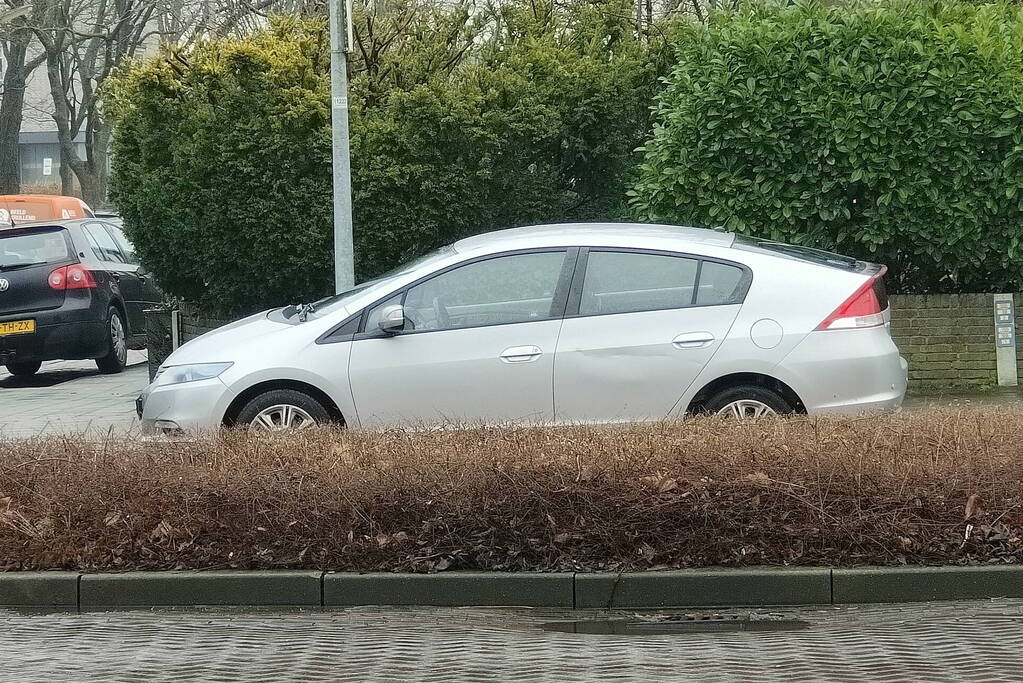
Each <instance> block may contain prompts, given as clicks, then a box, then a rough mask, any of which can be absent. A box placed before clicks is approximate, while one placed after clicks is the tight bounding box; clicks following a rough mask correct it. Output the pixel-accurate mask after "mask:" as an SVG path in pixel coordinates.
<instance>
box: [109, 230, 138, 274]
mask: <svg viewBox="0 0 1023 683" xmlns="http://www.w3.org/2000/svg"><path fill="white" fill-rule="evenodd" d="M103 225H104V227H106V229H107V232H108V233H110V236H111V237H112V238H113V239H114V242H116V243H117V246H119V247H120V248H121V253H122V254H124V257H125V258H126V259H127V261H128V263H131V264H132V265H137V264H138V262H139V261H138V257H137V256H135V247H133V246H132V245H131V242H129V241H128V238H127V237H125V235H124V232H122V231H121V229H120V228H119V227H117V226H116V225H113V224H111V223H104V224H103Z"/></svg>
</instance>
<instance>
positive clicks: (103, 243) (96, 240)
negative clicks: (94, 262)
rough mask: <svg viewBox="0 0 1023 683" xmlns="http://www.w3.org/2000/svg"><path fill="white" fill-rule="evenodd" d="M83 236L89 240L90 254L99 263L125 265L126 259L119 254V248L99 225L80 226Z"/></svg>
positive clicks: (87, 224)
mask: <svg viewBox="0 0 1023 683" xmlns="http://www.w3.org/2000/svg"><path fill="white" fill-rule="evenodd" d="M82 230H83V231H84V232H85V236H86V237H87V238H88V239H89V246H90V247H92V253H93V254H94V255H95V256H96V258H98V259H99V260H100V261H110V262H113V263H127V262H128V259H126V258H125V256H124V254H122V253H121V248H120V247H119V246H117V243H116V242H114V238H113V237H111V236H110V234H109V233H108V232H107V231H106V230H105V229H104V228H103V225H101V224H100V223H86V224H85V225H83V226H82Z"/></svg>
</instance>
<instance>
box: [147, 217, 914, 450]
mask: <svg viewBox="0 0 1023 683" xmlns="http://www.w3.org/2000/svg"><path fill="white" fill-rule="evenodd" d="M884 272H885V268H884V267H883V266H878V265H874V264H870V263H865V262H863V261H858V260H855V259H851V258H847V257H844V256H839V255H837V254H831V253H828V252H824V251H819V250H816V249H810V248H807V247H800V246H793V245H789V244H782V243H778V242H768V241H761V240H755V239H750V238H746V237H741V236H736V235H733V234H729V233H724V232H716V231H713V230H703V229H697V228H682V227H673V226H664V225H632V224H567V225H545V226H537V227H527V228H516V229H512V230H504V231H500V232H493V233H489V234H485V235H479V236H477V237H470V238H468V239H464V240H462V241H460V242H456V243H455V244H453V245H451V246H448V247H445V248H443V249H440V250H439V251H436V252H434V253H431V254H429V255H427V256H425V257H423V258H421V259H419V260H417V261H415V262H413V263H409V264H407V265H405V266H402V267H400V268H399V269H397V270H395V271H393V272H391V273H389V274H387V275H385V276H384V277H381V278H379V279H377V280H373V281H372V282H367V283H365V284H362V285H360V286H358V287H356V288H355V289H352V290H351V291H348V292H344V293H342V294H339V295H337V296H333V297H330V298H327V299H323V300H322V301H318V302H316V303H314V304H307V305H301V306H289V307H287V308H284V309H275V310H271V311H268V312H264V313H259V314H257V315H253V316H251V317H249V318H246V319H244V320H240V321H238V322H235V323H233V324H231V325H228V326H226V327H223V328H221V329H218V330H216V331H214V332H210V333H208V334H206V335H203V336H202V337H200V338H198V339H195V340H193V341H191V342H189V343H187V344H185V345H184V346H182V347H181V348H179V349H178V350H177V351H175V352H174V353H173V354H171V356H170V357H169V358H168V359H167V361H166V362H165V363H164V364H163V365H162V366H161V367H160V369H159V372H158V373H157V375H156V378H155V380H154V381H153V383H152V384H151V385H150V386H149V388H147V389H146V391H145V393H144V394H143V395H142V396H141V397H139V410H140V415H141V417H142V421H143V426H144V428H145V429H146V430H147V431H150V432H165V433H166V432H176V431H178V430H191V429H209V428H214V427H218V426H221V425H239V426H244V425H251V426H253V427H262V428H266V429H282V428H302V427H307V426H312V425H314V424H318V423H324V422H337V423H343V424H345V425H349V426H359V427H366V426H378V425H407V424H415V425H422V424H429V423H437V422H448V421H454V422H461V423H542V424H551V423H556V424H558V423H560V424H565V423H571V424H576V423H610V422H625V421H628V422H633V421H648V420H662V419H665V418H669V419H670V418H676V417H680V416H683V415H686V414H689V413H696V412H710V413H720V414H724V415H731V416H735V417H757V416H761V415H770V414H776V413H790V412H796V413H803V412H805V413H813V414H816V413H833V412H841V413H860V412H867V411H883V410H894V409H896V408H898V407H899V406H900V405H901V403H902V398H903V394H904V393H905V390H906V362H905V360H903V359H902V358H901V357H900V356H899V351H898V349H897V348H896V347H895V344H894V343H892V339H891V336H890V334H889V330H888V321H889V310H888V300H887V296H886V294H885V290H884V282H883V276H884Z"/></svg>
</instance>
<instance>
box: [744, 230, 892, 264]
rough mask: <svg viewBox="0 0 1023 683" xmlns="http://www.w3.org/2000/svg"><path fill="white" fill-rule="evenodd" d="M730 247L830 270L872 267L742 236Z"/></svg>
mask: <svg viewBox="0 0 1023 683" xmlns="http://www.w3.org/2000/svg"><path fill="white" fill-rule="evenodd" d="M732 246H733V247H735V248H736V249H745V250H747V251H768V252H771V253H774V254H781V255H783V256H788V257H789V258H794V259H797V260H799V261H806V262H809V263H814V264H816V265H818V266H831V267H832V268H839V269H840V270H848V271H851V272H854V273H858V272H861V271H864V270H867V269H868V268H870V267H871V266H872V264H870V263H867V262H866V261H859V260H857V259H854V258H852V257H849V256H842V255H841V254H834V253H832V252H830V251H824V250H823V249H814V248H813V247H804V246H802V245H799V244H785V243H784V242H772V241H771V240H762V239H759V238H757V237H746V236H744V235H737V236H736V238H735V243H734V244H733V245H732Z"/></svg>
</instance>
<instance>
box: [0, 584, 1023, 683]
mask: <svg viewBox="0 0 1023 683" xmlns="http://www.w3.org/2000/svg"><path fill="white" fill-rule="evenodd" d="M634 616H635V615H634V614H631V613H626V612H616V613H607V612H598V611H586V612H584V611H576V612H571V611H557V610H539V609H538V610H526V609H493V608H489V609H486V608H484V609H480V608H469V609H464V608H463V609H451V608H419V609H401V608H386V607H369V608H355V609H345V610H330V609H327V610H324V609H323V608H314V609H313V610H311V611H303V610H300V609H271V610H258V609H252V608H249V609H230V608H209V609H194V608H193V609H172V608H170V609H169V608H155V609H151V610H136V611H124V610H121V611H97V612H84V613H81V614H79V613H75V612H65V613H60V612H33V611H30V610H27V609H23V610H18V611H15V610H4V609H0V620H2V621H3V623H4V643H3V647H2V648H0V680H4V681H40V682H45V683H54V682H57V681H111V682H113V681H211V682H212V681H225V682H227V681H232V682H233V681H242V680H244V681H268V682H274V683H278V682H281V681H353V682H356V681H358V682H360V683H362V682H365V683H372V682H373V681H381V682H384V683H398V682H402V681H431V682H437V683H445V682H449V681H473V682H476V681H553V682H557V683H573V682H574V681H580V682H583V681H585V682H586V683H591V682H598V681H636V682H637V683H639V682H642V683H647V682H654V681H720V682H721V683H730V682H731V681H778V682H779V683H799V682H802V681H808V682H810V681H812V682H814V683H816V682H817V681H869V682H870V683H876V682H877V681H888V682H893V683H894V682H897V681H907V682H915V681H984V682H985V683H986V682H988V681H1019V680H1020V655H1019V653H1020V650H1021V648H1023V602H1021V601H1019V600H991V601H982V602H960V603H918V604H905V605H851V606H843V607H821V608H788V609H784V608H779V609H759V610H723V611H719V612H715V611H710V610H697V611H690V612H688V613H680V612H675V613H674V617H673V619H674V620H678V621H679V622H682V623H681V625H682V626H683V627H685V628H689V629H690V631H689V632H686V631H685V630H682V631H679V630H675V631H674V632H670V631H665V630H664V625H665V624H666V623H670V621H671V620H672V618H669V619H667V620H666V619H665V617H666V614H665V613H661V615H660V616H659V617H657V616H653V615H651V614H650V613H645V616H644V618H643V621H644V622H645V625H644V624H642V623H641V624H639V625H637V626H636V627H634V629H633V630H629V629H625V630H624V632H623V630H621V629H616V627H615V626H614V624H620V623H621V622H620V621H618V620H621V619H630V618H632V617H634ZM729 617H731V618H732V619H729ZM736 617H738V618H739V619H744V620H751V619H752V620H755V621H754V622H753V623H754V624H757V623H759V625H760V627H759V628H750V629H748V630H742V629H739V628H732V627H730V626H729V622H731V623H733V624H734V623H735V622H734V619H735V618H736ZM701 618H703V619H708V618H709V619H710V620H711V622H717V623H709V624H708V623H704V626H705V628H702V629H698V630H697V632H692V629H694V628H698V626H699V622H700V621H701ZM650 619H653V620H654V623H651V622H650ZM575 620H580V621H575ZM608 620H612V621H611V622H610V624H611V625H610V626H608V624H609V622H608ZM658 621H659V622H660V624H658V623H657V622H658ZM551 622H561V623H560V624H559V625H558V626H556V627H553V628H554V629H555V630H549V629H551V628H552V627H551V626H546V627H545V624H550V623H551ZM573 622H574V623H573ZM707 627H709V628H707ZM701 631H702V632H701ZM630 633H631V634H632V635H628V634H630Z"/></svg>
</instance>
